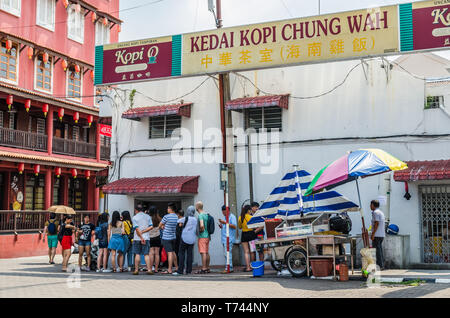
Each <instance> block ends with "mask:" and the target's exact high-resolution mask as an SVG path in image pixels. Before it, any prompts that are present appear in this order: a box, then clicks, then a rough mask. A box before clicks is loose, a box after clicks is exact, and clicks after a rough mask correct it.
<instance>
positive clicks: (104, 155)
mask: <svg viewBox="0 0 450 318" xmlns="http://www.w3.org/2000/svg"><path fill="white" fill-rule="evenodd" d="M110 155H111V147H110V146H101V147H100V159H102V160H109V157H110Z"/></svg>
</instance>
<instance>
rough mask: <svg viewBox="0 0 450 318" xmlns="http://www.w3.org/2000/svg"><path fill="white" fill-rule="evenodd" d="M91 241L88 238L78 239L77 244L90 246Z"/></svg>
mask: <svg viewBox="0 0 450 318" xmlns="http://www.w3.org/2000/svg"><path fill="white" fill-rule="evenodd" d="M91 245H92V243H91V241H88V240H78V246H91Z"/></svg>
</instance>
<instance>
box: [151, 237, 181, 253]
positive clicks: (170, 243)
mask: <svg viewBox="0 0 450 318" xmlns="http://www.w3.org/2000/svg"><path fill="white" fill-rule="evenodd" d="M161 244H162V246H163V247H164V249H165V250H166V252H167V253H169V252H175V240H161ZM150 246H151V243H150Z"/></svg>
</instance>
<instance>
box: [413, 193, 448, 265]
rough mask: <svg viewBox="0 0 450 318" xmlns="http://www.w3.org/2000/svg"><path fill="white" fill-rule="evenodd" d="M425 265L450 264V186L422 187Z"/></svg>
mask: <svg viewBox="0 0 450 318" xmlns="http://www.w3.org/2000/svg"><path fill="white" fill-rule="evenodd" d="M419 193H420V198H421V223H422V245H423V255H422V257H423V261H424V263H450V239H449V231H450V185H433V186H420V187H419Z"/></svg>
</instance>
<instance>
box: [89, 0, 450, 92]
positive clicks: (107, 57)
mask: <svg viewBox="0 0 450 318" xmlns="http://www.w3.org/2000/svg"><path fill="white" fill-rule="evenodd" d="M447 46H450V0H433V1H422V2H414V3H408V4H401V5H398V6H396V5H395V6H386V7H379V8H370V9H363V10H355V11H348V12H340V13H333V14H326V15H321V16H313V17H307V18H297V19H289V20H282V21H275V22H268V23H261V24H253V25H247V26H238V27H231V28H221V29H214V30H211V31H204V32H196V33H188V34H182V35H174V36H168V37H160V38H153V39H146V40H139V41H130V42H122V43H116V44H110V45H103V46H97V47H96V58H95V81H94V84H95V85H107V84H118V83H131V82H139V81H149V80H154V79H164V78H171V77H179V76H194V75H205V74H214V73H220V72H229V71H243V70H251V69H264V68H275V67H283V66H291V65H300V64H308V63H320V62H327V61H335V60H344V59H359V58H364V57H369V56H380V55H386V54H395V53H398V52H400V51H402V52H404V51H413V50H423V49H432V48H445V47H447Z"/></svg>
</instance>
